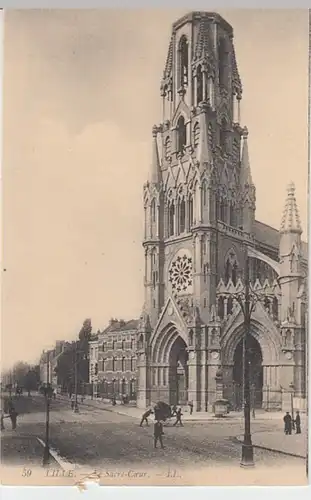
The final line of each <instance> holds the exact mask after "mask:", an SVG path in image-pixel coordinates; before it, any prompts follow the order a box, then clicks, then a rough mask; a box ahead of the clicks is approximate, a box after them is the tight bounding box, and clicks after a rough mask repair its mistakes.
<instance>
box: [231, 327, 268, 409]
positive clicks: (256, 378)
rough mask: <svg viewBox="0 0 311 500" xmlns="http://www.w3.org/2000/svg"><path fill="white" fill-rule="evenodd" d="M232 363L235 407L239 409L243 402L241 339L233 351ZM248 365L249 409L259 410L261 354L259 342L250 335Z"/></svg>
mask: <svg viewBox="0 0 311 500" xmlns="http://www.w3.org/2000/svg"><path fill="white" fill-rule="evenodd" d="M233 363H234V365H233V382H234V395H235V406H236V407H237V408H241V407H242V402H243V339H241V340H240V342H239V343H238V345H237V347H236V349H235V352H234V357H233ZM249 365H250V387H251V407H252V408H261V407H262V400H263V393H262V389H263V367H262V352H261V348H260V345H259V342H258V341H257V340H256V339H255V338H254V337H253V336H252V335H251V336H250V339H249Z"/></svg>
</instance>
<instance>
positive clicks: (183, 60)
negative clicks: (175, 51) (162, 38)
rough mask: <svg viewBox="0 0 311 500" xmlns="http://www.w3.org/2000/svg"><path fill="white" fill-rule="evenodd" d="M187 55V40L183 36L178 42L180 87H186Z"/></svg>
mask: <svg viewBox="0 0 311 500" xmlns="http://www.w3.org/2000/svg"><path fill="white" fill-rule="evenodd" d="M188 54H189V47H188V40H187V38H186V37H185V36H182V37H181V39H180V41H179V83H180V86H181V87H184V86H186V85H188V66H189V56H188Z"/></svg>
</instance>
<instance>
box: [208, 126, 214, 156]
mask: <svg viewBox="0 0 311 500" xmlns="http://www.w3.org/2000/svg"><path fill="white" fill-rule="evenodd" d="M207 139H208V147H209V150H210V151H213V126H212V124H211V123H209V125H208V128H207Z"/></svg>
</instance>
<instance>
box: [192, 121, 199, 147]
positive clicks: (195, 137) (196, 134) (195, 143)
mask: <svg viewBox="0 0 311 500" xmlns="http://www.w3.org/2000/svg"><path fill="white" fill-rule="evenodd" d="M199 137H200V127H199V124H198V122H196V124H195V125H194V127H193V147H194V149H196V148H197V147H198V145H199Z"/></svg>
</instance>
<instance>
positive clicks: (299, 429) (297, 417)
mask: <svg viewBox="0 0 311 500" xmlns="http://www.w3.org/2000/svg"><path fill="white" fill-rule="evenodd" d="M295 424H296V434H301V421H300V415H299V411H297V412H296V418H295Z"/></svg>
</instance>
